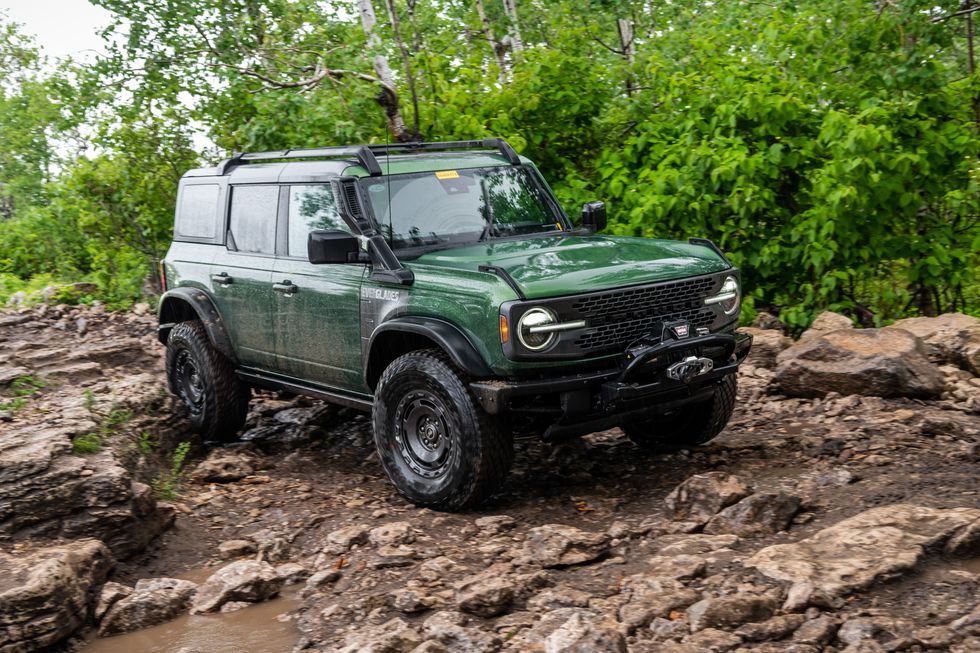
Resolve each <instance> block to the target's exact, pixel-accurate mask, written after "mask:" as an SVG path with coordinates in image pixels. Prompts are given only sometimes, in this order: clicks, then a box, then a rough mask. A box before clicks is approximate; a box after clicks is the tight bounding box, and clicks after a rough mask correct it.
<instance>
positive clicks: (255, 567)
mask: <svg viewBox="0 0 980 653" xmlns="http://www.w3.org/2000/svg"><path fill="white" fill-rule="evenodd" d="M282 584H283V581H282V578H280V577H279V575H278V574H277V573H276V569H275V567H273V566H272V565H270V564H269V563H267V562H259V561H258V560H239V561H238V562H233V563H231V564H230V565H226V566H224V567H222V568H221V569H219V570H218V571H216V572H214V573H213V574H211V577H210V578H208V579H207V581H205V582H204V584H203V585H201V586H200V587H199V588H198V590H197V595H196V596H195V597H194V605H193V607H192V608H191V614H201V613H205V612H216V611H217V610H218V609H219V608H221V606H222V605H224V604H225V603H228V602H229V601H248V602H251V603H255V602H258V601H264V600H266V599H268V598H271V597H273V596H275V595H276V594H278V593H279V589H280V588H281V587H282Z"/></svg>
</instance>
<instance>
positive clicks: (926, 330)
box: [886, 313, 980, 376]
mask: <svg viewBox="0 0 980 653" xmlns="http://www.w3.org/2000/svg"><path fill="white" fill-rule="evenodd" d="M886 328H888V329H904V330H905V331H908V332H909V333H911V334H913V335H915V336H918V337H919V338H920V339H922V341H923V342H924V343H925V345H926V352H927V353H928V355H929V358H930V359H932V360H933V361H935V362H941V363H952V364H954V365H958V366H959V367H961V368H963V369H964V370H969V371H970V372H973V374H975V375H978V376H980V319H977V318H975V317H971V316H969V315H963V314H962V313H944V314H943V315H940V316H939V317H910V318H908V319H905V320H899V321H897V322H895V323H894V324H892V325H891V326H890V327H886Z"/></svg>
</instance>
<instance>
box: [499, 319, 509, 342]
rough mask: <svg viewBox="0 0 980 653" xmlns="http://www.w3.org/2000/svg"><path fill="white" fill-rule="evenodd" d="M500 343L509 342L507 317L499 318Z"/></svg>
mask: <svg viewBox="0 0 980 653" xmlns="http://www.w3.org/2000/svg"><path fill="white" fill-rule="evenodd" d="M500 342H502V343H508V342H510V326H508V325H507V316H506V315H501V316H500Z"/></svg>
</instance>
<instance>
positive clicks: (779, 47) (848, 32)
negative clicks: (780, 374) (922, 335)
mask: <svg viewBox="0 0 980 653" xmlns="http://www.w3.org/2000/svg"><path fill="white" fill-rule="evenodd" d="M96 3H97V4H100V5H101V6H103V7H105V8H107V9H108V10H109V11H111V12H112V13H113V14H114V15H115V17H116V23H115V24H114V26H113V27H112V28H111V29H110V30H109V34H107V36H108V38H109V40H108V41H107V49H108V52H109V54H108V55H107V56H105V57H103V58H101V59H99V60H97V61H96V62H94V63H93V64H90V65H85V66H79V65H75V64H73V63H72V62H60V63H58V67H57V69H56V72H54V73H50V72H45V71H47V70H50V68H46V67H45V62H44V61H43V59H42V57H41V56H40V54H39V53H38V52H37V50H36V48H35V47H34V45H33V44H32V43H31V42H30V40H29V39H26V38H25V37H23V36H22V35H20V34H19V33H18V31H17V30H16V29H15V28H14V27H12V26H11V25H10V24H9V23H4V22H3V21H2V19H0V221H2V223H3V224H2V225H0V226H2V228H0V302H2V301H5V300H6V298H7V297H9V296H10V295H11V294H13V293H14V292H17V291H18V290H24V289H28V288H37V287H38V286H39V285H40V284H45V285H49V284H50V283H51V282H54V281H55V280H64V279H67V280H71V281H80V280H84V281H90V282H93V283H95V284H96V285H97V286H98V287H99V295H100V297H101V298H103V299H108V300H109V302H110V306H112V307H115V306H122V305H125V304H127V303H129V302H132V301H135V300H136V299H138V298H139V297H140V296H141V294H142V293H144V292H145V290H144V279H145V278H146V277H147V275H148V274H149V273H151V272H152V266H153V263H154V261H155V259H158V258H159V257H160V256H161V255H162V254H163V252H164V251H165V250H166V247H167V245H168V243H169V239H170V229H171V224H172V215H173V204H174V199H175V197H174V196H175V188H176V183H177V180H178V179H179V176H180V175H181V173H182V172H183V171H184V170H186V169H187V168H190V167H193V166H195V165H197V164H198V163H199V162H200V161H199V159H200V158H205V159H211V160H217V159H219V158H223V157H224V156H227V153H228V152H230V151H233V150H271V149H277V148H289V147H303V146H317V145H324V144H335V143H337V144H339V143H355V142H365V141H374V142H383V141H384V140H385V138H386V132H385V124H386V123H385V119H384V113H383V111H382V108H381V104H380V102H381V101H382V100H383V99H384V97H385V95H384V93H380V91H381V88H382V87H381V86H380V84H379V83H378V82H377V80H376V76H377V75H378V73H377V69H376V65H375V64H376V61H377V60H376V57H377V56H379V55H383V56H386V57H387V59H388V62H389V64H390V67H391V68H392V70H393V71H394V86H395V88H394V89H393V90H394V91H395V92H396V93H397V97H398V100H399V107H400V110H401V115H402V118H403V119H404V122H405V123H406V124H407V125H408V126H409V131H414V130H415V124H416V123H417V124H418V131H419V135H420V136H422V137H424V138H427V139H432V140H437V139H452V138H479V137H485V136H489V135H499V136H503V137H505V138H507V139H508V140H510V142H511V143H512V144H514V145H515V147H516V148H517V149H518V150H519V151H520V152H521V153H523V154H526V155H527V156H529V157H531V158H532V159H534V160H535V161H536V162H537V163H538V164H539V166H540V167H541V168H542V170H543V172H544V173H545V175H546V176H547V177H548V178H549V179H550V180H551V182H552V183H553V184H554V190H555V192H556V194H557V196H558V197H559V199H560V200H561V201H562V203H563V204H564V206H565V207H566V210H567V211H568V213H569V214H571V215H572V216H573V218H574V219H577V213H578V207H580V206H581V204H582V203H583V202H584V201H588V200H592V199H605V200H607V202H608V204H609V209H610V211H609V215H610V227H609V230H610V231H611V232H613V233H618V234H629V235H643V236H653V237H667V238H687V237H689V236H706V237H709V238H712V239H713V240H715V241H716V242H718V243H719V244H720V245H721V247H722V248H723V249H724V250H725V251H726V252H728V253H729V254H730V256H731V258H732V259H733V260H734V262H735V263H736V264H737V265H739V266H740V267H741V269H742V270H743V278H744V282H745V283H744V285H745V288H746V291H747V293H748V294H747V296H746V298H745V302H744V306H743V311H742V316H741V319H742V320H743V321H750V320H751V319H752V318H753V317H754V315H755V314H756V313H757V312H758V311H761V310H768V311H774V312H777V313H779V315H780V317H781V319H783V320H784V321H785V322H786V323H788V324H789V325H790V326H791V327H792V328H794V329H801V328H803V327H804V326H805V325H807V324H808V323H809V322H810V321H811V320H812V319H813V317H814V316H815V315H816V314H817V313H818V312H819V311H821V310H824V309H834V310H842V311H845V312H848V313H850V314H851V315H853V316H855V317H857V318H859V319H861V320H862V321H864V322H865V323H869V324H870V323H883V322H887V321H889V320H891V319H894V318H896V317H900V316H903V315H914V314H931V313H937V312H942V311H949V310H959V311H966V312H971V313H975V314H980V273H978V267H980V266H978V257H980V254H978V252H980V162H978V155H980V148H978V145H980V138H978V127H977V125H978V123H980V75H977V74H976V73H974V72H973V67H972V65H971V64H970V62H968V60H967V51H968V48H967V43H966V34H967V32H966V29H965V27H966V26H965V24H964V22H963V19H962V18H961V17H951V18H949V15H950V14H952V13H954V12H956V11H957V9H958V8H959V7H960V3H958V2H954V1H953V0H939V1H938V2H937V1H931V2H924V1H923V0H900V1H898V2H889V3H870V2H868V1H867V0H804V1H801V2H795V3H789V2H765V3H764V2H716V3H704V2H698V1H695V0H678V1H676V2H671V3H646V2H639V0H549V2H544V3H540V2H536V3H532V2H526V1H524V0H517V1H516V3H515V4H516V6H517V12H518V21H517V24H515V23H514V21H513V19H512V18H511V17H508V15H507V14H506V13H505V12H504V10H503V5H502V3H499V2H486V1H485V2H483V6H484V8H485V14H486V20H487V22H486V23H484V22H483V20H482V19H481V17H480V15H479V13H478V12H477V10H476V6H475V3H454V2H432V3H418V2H414V1H413V2H408V1H406V0H394V1H393V2H392V5H391V6H392V7H393V8H394V10H395V12H396V17H397V18H398V20H399V23H400V28H399V31H398V34H397V36H400V37H401V40H402V42H401V43H399V42H398V40H397V38H396V32H395V30H394V27H393V25H392V24H391V21H390V20H389V14H388V10H387V7H388V4H387V3H378V2H375V3H374V8H375V13H376V14H377V18H378V23H377V25H376V27H375V34H376V36H377V37H378V39H377V41H369V40H368V39H367V37H366V36H365V34H364V31H363V29H362V26H361V23H360V21H359V13H358V7H357V5H356V3H353V2H347V3H318V2H313V1H312V0H272V1H271V2H266V3H260V4H257V3H254V2H250V1H243V2H234V3H230V4H229V3H218V4H215V3H213V2H208V1H207V0H173V1H172V2H166V3H149V4H148V3H131V2H125V1H124V0H96ZM946 18H948V19H946ZM624 22H625V24H628V25H629V26H630V29H631V30H632V31H633V34H634V38H633V40H632V41H629V42H625V41H623V40H622V38H621V37H622V35H623V32H622V31H621V30H620V26H621V25H622V24H624ZM517 27H519V28H520V32H521V40H522V41H523V43H524V46H525V47H524V49H523V50H522V51H520V52H518V51H515V50H514V49H513V48H512V47H510V44H512V43H513V42H514V41H513V38H512V37H513V35H514V31H515V28H517ZM402 46H404V47H402ZM495 48H496V49H495ZM324 71H330V72H329V74H324ZM409 71H411V73H409ZM318 75H319V77H317V76H318ZM309 80H315V81H312V82H310V81H309ZM409 82H412V83H411V84H410V83H409ZM379 98H380V100H379ZM195 133H197V136H198V138H200V136H201V135H202V134H203V135H206V136H207V137H208V138H210V139H211V142H212V143H214V145H215V151H212V152H206V153H201V152H198V151H197V150H198V149H199V147H198V146H195V142H199V140H198V141H195V139H194V136H195ZM79 144H81V145H79ZM201 154H203V155H204V156H203V157H201V156H200V155H201ZM42 287H43V286H42ZM83 301H84V299H83Z"/></svg>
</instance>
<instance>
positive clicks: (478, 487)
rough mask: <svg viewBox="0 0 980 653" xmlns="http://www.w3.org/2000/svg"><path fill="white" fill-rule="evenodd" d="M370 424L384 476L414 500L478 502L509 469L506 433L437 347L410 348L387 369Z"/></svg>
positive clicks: (451, 504)
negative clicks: (480, 404) (480, 403)
mask: <svg viewBox="0 0 980 653" xmlns="http://www.w3.org/2000/svg"><path fill="white" fill-rule="evenodd" d="M373 421H374V441H375V444H376V445H377V448H378V455H379V457H380V458H381V463H382V465H384V468H385V471H386V472H387V473H388V477H389V478H390V479H391V482H392V483H393V484H394V485H395V487H396V488H397V489H398V491H399V492H401V493H402V494H403V495H404V496H405V497H406V498H407V499H408V500H409V501H411V502H413V503H415V504H416V505H419V506H426V507H429V508H435V509H441V510H457V509H460V508H464V507H467V506H472V505H476V504H478V503H480V502H482V501H484V500H486V499H487V498H489V497H490V496H491V495H492V494H493V493H494V492H495V491H497V489H499V488H500V486H501V485H502V484H503V482H504V480H505V479H506V478H507V474H508V472H509V471H510V465H511V462H512V461H513V458H514V447H513V442H512V439H511V437H510V435H509V433H506V432H505V431H504V430H503V429H501V428H500V427H499V424H497V423H496V422H495V421H494V420H493V419H491V418H490V416H489V415H487V414H486V413H485V412H483V410H482V409H481V408H480V407H479V406H478V405H477V403H476V402H475V401H474V399H473V397H472V395H471V394H470V392H469V389H468V388H467V387H466V384H465V382H464V380H463V378H462V375H461V374H460V373H459V372H457V371H456V369H454V367H453V366H452V364H451V363H450V362H449V361H448V360H446V358H445V357H444V356H443V355H442V353H441V352H438V351H433V350H426V351H419V352H412V353H409V354H405V355H404V356H400V357H399V358H397V359H395V360H394V362H392V363H391V365H389V366H388V368H387V369H386V370H385V371H384V373H383V374H382V375H381V380H380V381H379V382H378V387H377V390H376V391H375V399H374V411H373Z"/></svg>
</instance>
